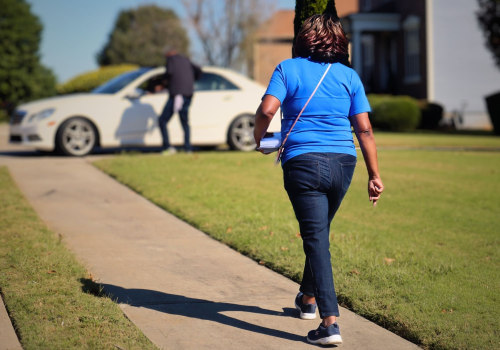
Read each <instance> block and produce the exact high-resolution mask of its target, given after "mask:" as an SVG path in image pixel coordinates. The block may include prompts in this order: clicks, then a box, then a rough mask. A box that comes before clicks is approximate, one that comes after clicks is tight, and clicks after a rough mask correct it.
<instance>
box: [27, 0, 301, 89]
mask: <svg viewBox="0 0 500 350" xmlns="http://www.w3.org/2000/svg"><path fill="white" fill-rule="evenodd" d="M212 1H218V0H212ZM276 1H277V9H294V8H295V0H276ZM27 2H28V3H29V4H30V5H31V12H32V13H33V14H35V15H36V16H38V18H39V19H40V21H41V22H42V24H43V32H42V41H41V45H40V54H41V61H42V64H43V65H45V66H46V67H48V68H51V69H52V71H53V72H54V73H55V75H56V77H57V80H58V82H59V83H63V82H65V81H67V80H68V79H70V78H72V77H74V76H76V75H78V74H81V73H84V72H87V71H90V70H94V69H97V68H98V65H97V63H96V58H95V57H96V54H97V52H98V51H99V50H100V49H101V48H102V47H103V46H104V44H105V43H106V41H107V39H108V35H109V33H110V32H111V30H112V29H113V26H114V23H115V20H116V17H117V16H118V13H119V12H120V11H121V10H125V9H130V8H136V7H138V6H140V5H147V4H156V5H158V6H161V7H166V8H171V9H173V10H174V11H175V12H176V13H177V15H178V16H179V17H180V18H181V19H182V18H185V12H184V9H183V6H182V2H181V0H27ZM191 42H192V47H193V48H194V50H196V38H195V37H191Z"/></svg>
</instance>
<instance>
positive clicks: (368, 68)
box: [361, 34, 375, 91]
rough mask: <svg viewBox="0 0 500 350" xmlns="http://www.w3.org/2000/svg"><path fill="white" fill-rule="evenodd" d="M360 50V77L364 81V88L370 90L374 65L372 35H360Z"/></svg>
mask: <svg viewBox="0 0 500 350" xmlns="http://www.w3.org/2000/svg"><path fill="white" fill-rule="evenodd" d="M361 52H362V54H361V57H363V62H362V64H363V67H362V69H361V75H362V77H361V79H362V80H363V82H364V83H365V86H366V89H367V90H368V91H370V90H371V88H372V84H373V78H374V77H373V73H374V66H375V45H374V40H373V36H372V35H370V34H363V35H362V36H361Z"/></svg>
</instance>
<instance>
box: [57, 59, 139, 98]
mask: <svg viewBox="0 0 500 350" xmlns="http://www.w3.org/2000/svg"><path fill="white" fill-rule="evenodd" d="M137 68H138V66H137V65H134V64H121V65H116V66H104V67H101V68H99V69H97V70H93V71H90V72H87V73H83V74H80V75H77V76H76V77H74V78H72V79H70V80H68V81H67V82H65V83H64V84H61V85H59V86H57V92H58V93H59V94H61V95H63V94H71V93H75V92H89V91H91V90H93V89H95V88H96V87H98V86H99V85H101V84H103V83H105V82H106V81H108V80H110V79H111V78H114V77H116V76H117V75H120V74H122V73H125V72H128V71H131V70H134V69H137Z"/></svg>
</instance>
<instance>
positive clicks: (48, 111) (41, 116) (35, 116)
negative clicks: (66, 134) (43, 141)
mask: <svg viewBox="0 0 500 350" xmlns="http://www.w3.org/2000/svg"><path fill="white" fill-rule="evenodd" d="M54 111H55V109H54V108H49V109H44V110H43V111H40V112H38V113H35V114H33V115H32V116H31V117H30V119H29V120H28V123H31V122H33V121H40V120H43V119H47V118H48V117H50V116H51V115H52V114H53V113H54Z"/></svg>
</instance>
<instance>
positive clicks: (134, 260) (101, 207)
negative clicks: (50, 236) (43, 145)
mask: <svg viewBox="0 0 500 350" xmlns="http://www.w3.org/2000/svg"><path fill="white" fill-rule="evenodd" d="M0 137H2V135H0ZM2 138H3V137H2ZM2 154H3V155H2ZM22 154H23V153H22V152H20V153H18V154H16V153H6V152H3V153H2V151H0V166H1V165H7V167H8V169H9V171H10V173H11V174H12V176H13V178H14V180H15V181H16V183H17V185H18V186H19V188H20V189H21V191H22V192H23V193H24V195H25V196H26V198H27V199H28V200H29V202H30V203H31V205H32V206H33V208H34V209H35V210H36V212H37V213H38V215H39V216H40V218H41V219H42V220H44V221H45V222H46V223H47V225H48V226H49V228H50V229H51V230H53V231H55V232H56V233H60V234H62V236H63V237H64V241H65V243H66V244H67V246H68V247H69V248H70V249H71V250H72V251H73V252H74V253H75V254H76V256H77V257H78V259H79V260H80V261H81V262H82V263H83V264H84V265H85V266H86V267H87V268H88V270H89V271H90V272H91V273H92V275H93V276H94V278H96V279H97V281H98V282H100V283H102V285H103V286H104V288H105V290H106V291H108V292H110V293H112V294H113V295H114V296H115V297H116V298H117V299H118V302H119V303H120V307H121V308H122V310H123V312H124V313H125V314H126V316H127V317H128V318H129V319H130V320H131V321H132V322H133V323H135V324H136V325H137V326H138V327H139V328H140V329H141V330H142V331H143V332H144V334H145V335H146V336H147V337H148V338H149V339H151V341H152V342H153V343H155V344H156V345H157V346H158V347H159V348H161V349H205V348H212V349H230V348H236V347H237V348H239V349H240V350H243V349H259V350H260V349H290V348H293V349H311V348H314V346H313V345H310V344H308V343H307V342H306V341H305V335H306V334H307V332H308V331H309V330H311V329H313V328H316V327H317V326H318V324H319V322H320V321H319V319H316V320H313V321H304V320H300V319H298V318H297V317H296V314H295V310H294V309H293V299H294V297H295V294H296V293H297V290H298V285H297V284H296V283H294V282H292V281H290V280H289V279H287V278H285V277H283V276H281V275H279V274H277V273H274V272H272V271H270V270H268V269H267V268H265V267H263V266H260V265H259V264H257V263H256V262H254V261H252V260H250V259H248V258H246V257H244V256H242V255H240V254H239V253H237V252H235V251H233V250H232V249H230V248H228V247H227V246H225V245H223V244H221V243H219V242H217V241H215V240H213V239H211V238H209V237H208V236H206V235H205V234H204V233H202V232H200V231H198V230H196V229H194V228H193V227H191V226H189V225H187V224H186V223H184V222H182V221H180V220H178V219H177V218H175V217H173V216H172V215H170V214H169V213H167V212H165V211H164V210H162V209H160V208H158V207H157V206H155V205H154V204H152V203H151V202H149V201H147V200H146V199H144V198H142V197H141V196H139V195H138V194H136V193H134V192H133V191H131V190H129V189H128V188H126V187H125V186H123V185H121V184H119V183H117V182H116V181H115V180H113V179H112V178H110V177H109V176H107V175H105V174H103V173H102V172H100V171H99V170H97V169H96V168H94V167H93V166H92V165H91V164H89V161H91V160H92V159H93V158H92V157H87V158H83V159H82V158H64V157H46V156H37V155H32V156H20V155H22ZM0 315H1V313H0ZM1 320H2V317H1V316H0V321H1ZM4 320H5V317H4ZM0 325H2V323H0ZM339 325H340V327H341V331H342V338H343V339H344V344H343V345H341V347H342V348H344V349H384V350H387V349H395V350H396V349H397V350H403V349H419V348H418V347H417V346H416V345H414V344H412V343H410V342H407V341H406V340H404V339H402V338H400V337H398V336H396V335H394V334H393V333H391V332H388V331H386V330H385V329H383V328H381V327H379V326H377V325H375V324H373V323H371V322H369V321H367V320H365V319H363V318H361V317H359V316H357V315H355V314H353V313H352V312H350V311H348V310H345V309H342V310H341V317H340V318H339ZM2 327H3V326H2ZM4 333H5V332H3V330H2V331H0V344H4V339H7V338H4V337H6V335H5V334H4ZM14 336H15V334H14ZM5 344H6V343H5ZM0 349H7V347H4V346H2V345H0Z"/></svg>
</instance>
